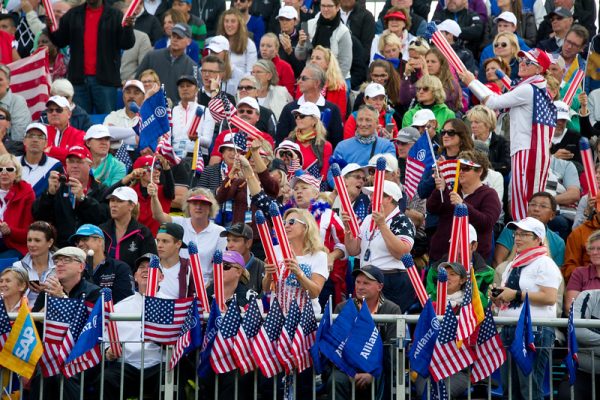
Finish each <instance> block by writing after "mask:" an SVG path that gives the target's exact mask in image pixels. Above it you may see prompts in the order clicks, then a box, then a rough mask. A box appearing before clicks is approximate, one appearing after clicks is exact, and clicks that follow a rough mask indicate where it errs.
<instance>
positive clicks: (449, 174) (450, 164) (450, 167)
mask: <svg viewBox="0 0 600 400" xmlns="http://www.w3.org/2000/svg"><path fill="white" fill-rule="evenodd" d="M457 163H458V160H444V161H440V162H438V169H439V171H440V176H441V177H442V178H444V180H445V181H446V186H447V187H448V189H452V186H454V181H455V180H456V164H457Z"/></svg>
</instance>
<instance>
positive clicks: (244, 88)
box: [238, 86, 256, 91]
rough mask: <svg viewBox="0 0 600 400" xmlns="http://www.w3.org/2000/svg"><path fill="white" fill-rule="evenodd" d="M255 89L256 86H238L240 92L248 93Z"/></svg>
mask: <svg viewBox="0 0 600 400" xmlns="http://www.w3.org/2000/svg"><path fill="white" fill-rule="evenodd" d="M254 89H256V88H255V87H254V86H238V90H245V91H248V90H254Z"/></svg>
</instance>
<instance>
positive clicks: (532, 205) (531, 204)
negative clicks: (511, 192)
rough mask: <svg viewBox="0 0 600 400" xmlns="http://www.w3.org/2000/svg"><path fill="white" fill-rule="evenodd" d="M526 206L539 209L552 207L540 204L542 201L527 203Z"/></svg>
mask: <svg viewBox="0 0 600 400" xmlns="http://www.w3.org/2000/svg"><path fill="white" fill-rule="evenodd" d="M528 207H531V208H541V209H550V208H552V207H551V206H549V205H546V204H542V203H529V204H528Z"/></svg>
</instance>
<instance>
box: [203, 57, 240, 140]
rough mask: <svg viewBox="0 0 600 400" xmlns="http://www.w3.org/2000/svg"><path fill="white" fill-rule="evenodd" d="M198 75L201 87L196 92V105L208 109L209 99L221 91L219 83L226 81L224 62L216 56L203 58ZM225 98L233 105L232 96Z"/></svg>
mask: <svg viewBox="0 0 600 400" xmlns="http://www.w3.org/2000/svg"><path fill="white" fill-rule="evenodd" d="M200 74H201V78H202V87H201V88H200V91H199V92H198V103H199V104H200V105H203V106H204V107H208V102H209V101H210V99H212V98H213V97H214V96H215V95H216V94H218V93H219V92H220V91H221V89H222V88H221V82H223V81H226V72H225V62H224V61H223V60H222V59H221V58H219V57H217V56H206V57H203V58H202V69H201V70H200ZM226 96H227V99H229V101H230V102H231V103H232V104H234V103H235V99H234V98H233V96H232V95H230V94H229V93H226ZM216 133H218V132H216Z"/></svg>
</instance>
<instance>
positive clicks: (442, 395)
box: [429, 379, 450, 400]
mask: <svg viewBox="0 0 600 400" xmlns="http://www.w3.org/2000/svg"><path fill="white" fill-rule="evenodd" d="M429 394H430V400H448V399H449V398H450V396H449V394H448V388H447V387H446V381H444V380H443V379H442V380H440V381H439V382H432V381H430V382H429Z"/></svg>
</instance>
